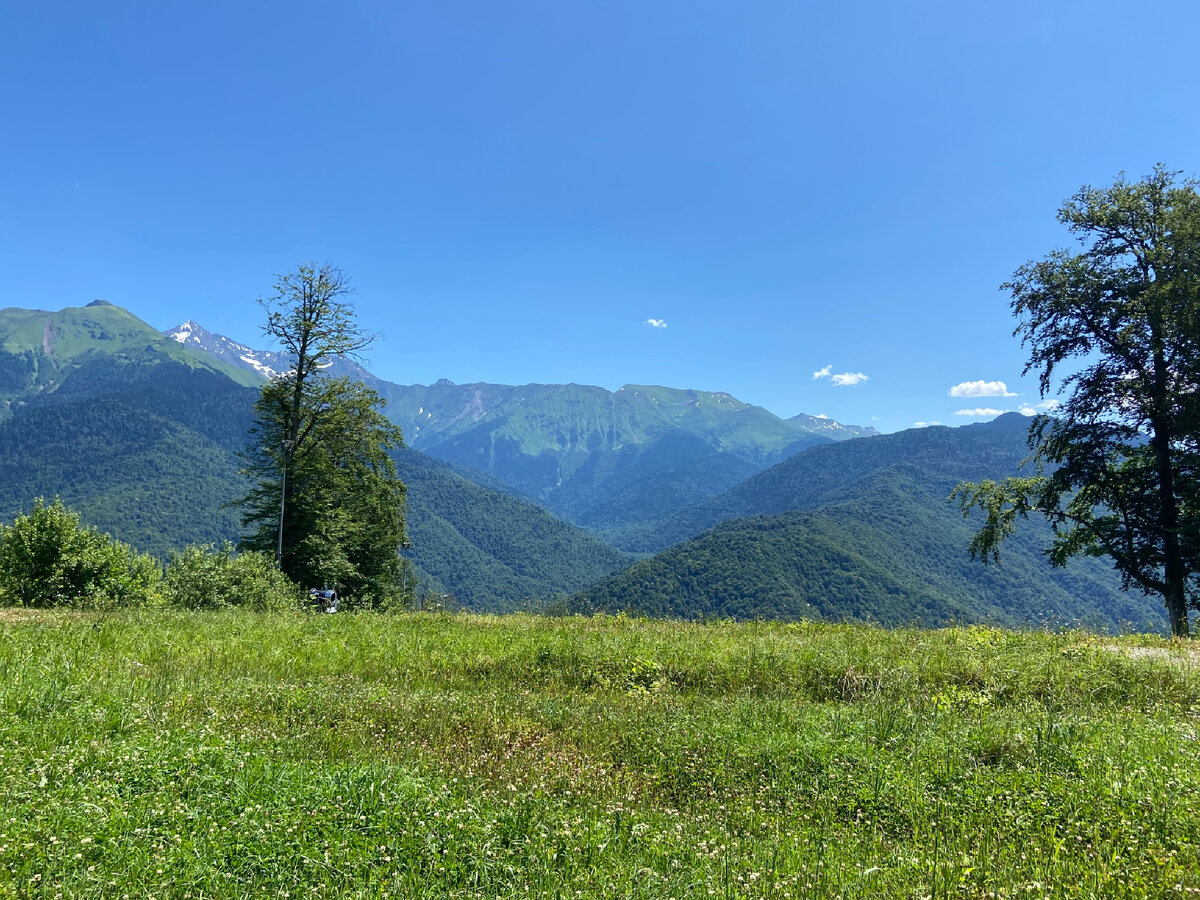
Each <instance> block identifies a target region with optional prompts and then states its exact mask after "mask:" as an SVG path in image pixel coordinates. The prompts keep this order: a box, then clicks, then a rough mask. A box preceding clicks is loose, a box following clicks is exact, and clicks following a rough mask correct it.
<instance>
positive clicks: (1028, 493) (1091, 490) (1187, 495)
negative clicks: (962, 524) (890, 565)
mask: <svg viewBox="0 0 1200 900" xmlns="http://www.w3.org/2000/svg"><path fill="white" fill-rule="evenodd" d="M1178 174H1179V173H1176V172H1171V171H1168V170H1167V169H1166V168H1164V167H1162V166H1158V167H1156V168H1155V170H1154V172H1153V173H1152V174H1151V175H1149V176H1148V177H1146V178H1145V179H1143V180H1141V181H1135V182H1130V181H1127V180H1126V179H1125V178H1124V177H1123V176H1122V177H1120V178H1118V179H1117V180H1116V182H1115V183H1114V184H1112V185H1111V186H1110V187H1105V188H1094V187H1085V188H1082V189H1081V190H1080V191H1079V192H1078V193H1077V194H1076V195H1075V196H1074V197H1072V198H1071V199H1070V200H1068V201H1067V202H1066V203H1065V204H1064V205H1063V206H1062V208H1061V209H1060V210H1059V213H1058V219H1059V221H1060V222H1062V223H1063V224H1065V225H1066V226H1067V227H1068V229H1069V230H1070V231H1071V232H1072V233H1073V234H1074V235H1075V236H1076V237H1077V238H1078V241H1079V243H1080V245H1081V249H1079V250H1076V251H1070V250H1058V251H1055V252H1053V253H1051V254H1050V255H1048V256H1047V257H1046V258H1045V259H1042V260H1036V261H1032V262H1029V263H1026V264H1025V265H1024V266H1022V267H1021V268H1019V269H1018V270H1017V271H1016V272H1015V273H1014V275H1013V279H1012V281H1010V282H1008V283H1007V284H1005V285H1003V288H1004V289H1006V290H1008V291H1010V292H1011V294H1012V298H1013V302H1012V308H1013V312H1014V314H1015V315H1016V316H1017V318H1018V325H1017V328H1016V330H1015V332H1014V333H1015V334H1017V335H1020V337H1021V339H1022V342H1023V343H1024V345H1025V346H1026V347H1028V348H1029V350H1030V356H1029V361H1028V363H1027V365H1026V367H1025V371H1026V372H1030V371H1035V372H1037V374H1038V376H1039V379H1040V386H1041V393H1042V396H1043V397H1045V396H1048V395H1050V394H1054V393H1058V394H1063V395H1065V399H1064V401H1063V402H1062V404H1061V405H1060V406H1059V407H1058V408H1057V409H1056V410H1054V412H1053V415H1052V416H1040V417H1038V418H1036V419H1035V420H1034V422H1033V425H1032V426H1031V429H1030V437H1029V440H1030V446H1031V447H1032V448H1033V450H1034V454H1033V457H1032V461H1033V463H1034V466H1035V474H1033V475H1031V476H1024V477H1019V478H1012V479H1007V480H1006V481H1004V482H999V483H997V482H991V481H984V482H980V483H978V484H963V485H959V487H958V488H957V489H956V491H955V494H954V495H955V496H957V497H958V498H959V499H960V502H961V503H962V508H963V514H964V515H967V514H968V513H969V512H970V510H971V509H972V508H976V507H977V508H980V509H982V510H983V512H984V514H985V517H986V518H985V523H984V526H983V528H982V530H981V531H980V532H979V533H978V534H977V535H976V537H975V539H974V540H973V541H972V545H971V549H972V552H973V553H978V554H981V555H982V556H984V558H985V559H986V558H987V557H988V556H991V557H993V558H995V557H996V556H997V553H998V547H999V544H1000V542H1001V541H1002V540H1003V539H1004V538H1005V537H1006V536H1007V535H1008V534H1011V533H1012V531H1013V529H1014V528H1015V523H1016V520H1017V518H1018V517H1023V516H1026V515H1028V513H1029V512H1033V511H1036V512H1040V513H1042V514H1044V515H1046V516H1047V517H1048V518H1049V520H1050V522H1051V523H1052V524H1053V526H1054V531H1055V539H1054V544H1053V546H1052V547H1051V548H1050V549H1049V551H1048V554H1049V556H1050V560H1051V562H1053V563H1054V564H1056V565H1062V564H1063V563H1065V562H1066V560H1067V559H1068V558H1069V557H1071V556H1074V555H1077V554H1089V555H1094V556H1108V557H1110V558H1111V559H1112V561H1113V564H1114V565H1115V567H1116V568H1117V570H1118V571H1119V572H1120V573H1121V575H1122V577H1123V579H1124V582H1125V585H1126V587H1127V588H1128V587H1137V588H1140V589H1142V590H1144V591H1146V592H1147V593H1152V594H1158V595H1160V596H1162V598H1163V600H1164V602H1165V604H1166V607H1167V612H1168V615H1169V617H1170V621H1171V628H1172V632H1173V633H1174V634H1176V635H1184V634H1187V633H1188V619H1187V610H1188V607H1189V606H1191V607H1192V608H1196V607H1197V605H1198V602H1200V580H1198V579H1200V533H1198V523H1197V520H1196V514H1197V510H1198V500H1200V495H1198V492H1200V488H1198V481H1197V479H1198V476H1200V194H1198V193H1197V184H1196V182H1195V181H1193V180H1182V181H1181V180H1179V179H1178Z"/></svg>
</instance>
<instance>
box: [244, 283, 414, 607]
mask: <svg viewBox="0 0 1200 900" xmlns="http://www.w3.org/2000/svg"><path fill="white" fill-rule="evenodd" d="M276 291H277V294H276V296H275V297H273V298H272V299H270V300H268V301H264V303H263V305H264V307H265V308H266V309H267V325H266V326H265V330H266V332H267V333H268V334H270V335H271V336H272V337H275V338H276V339H277V340H279V341H280V343H281V344H282V345H283V346H284V348H285V350H286V351H287V352H288V353H289V355H290V357H291V360H292V363H293V365H292V369H291V371H290V372H288V373H286V374H284V375H281V376H279V377H278V378H276V379H274V380H273V381H271V382H269V383H268V384H266V385H264V387H263V389H262V393H261V394H260V396H259V399H258V402H257V403H256V404H255V406H254V412H255V419H254V425H253V426H252V428H251V432H250V435H251V443H250V448H249V449H248V451H247V452H246V457H245V458H246V469H245V472H246V474H247V475H248V476H249V477H250V479H251V480H252V482H253V486H252V487H251V489H250V492H249V493H248V494H247V495H246V497H245V498H244V499H243V500H242V505H243V507H244V509H245V512H244V514H243V516H242V523H243V525H244V526H246V527H248V528H250V529H251V531H250V533H249V534H247V536H246V537H245V538H244V539H243V542H242V543H243V546H244V547H245V548H247V549H251V550H258V551H261V552H263V553H270V552H272V551H274V552H275V553H277V554H278V555H279V557H280V559H279V564H280V568H281V569H282V570H283V571H284V572H286V573H287V575H288V577H289V578H291V580H292V581H294V582H295V583H297V584H299V585H301V586H302V587H306V588H313V587H332V588H335V589H337V591H338V593H339V594H341V595H343V596H344V597H346V598H347V600H348V605H350V606H357V607H364V608H371V607H373V606H384V605H391V604H393V603H394V602H395V601H396V594H397V593H398V592H400V591H402V590H404V587H405V585H404V581H403V579H402V578H401V562H400V557H399V555H398V551H399V549H400V548H401V547H402V546H403V545H404V544H405V543H407V538H406V536H405V524H404V503H405V487H404V483H403V482H402V481H400V479H399V477H398V476H397V474H396V466H395V463H394V462H393V461H392V459H391V457H390V456H388V451H389V450H391V449H393V448H395V447H399V446H401V445H402V443H403V442H402V439H401V435H400V430H399V429H398V428H397V427H396V426H395V425H393V424H392V423H391V422H390V421H389V420H388V419H387V417H386V416H384V414H383V412H382V408H383V406H384V400H383V399H382V398H381V397H380V396H379V395H378V394H377V393H375V392H374V391H373V390H371V389H370V388H368V387H367V386H366V385H364V384H363V383H362V382H359V381H352V380H351V379H349V378H332V377H329V376H327V375H325V374H323V369H324V368H325V367H326V365H327V364H328V362H329V361H330V360H332V359H333V358H334V357H336V356H339V355H343V354H346V353H353V352H354V351H356V350H359V349H362V348H363V347H365V346H366V345H367V344H369V343H370V340H371V336H370V335H366V334H364V333H363V332H362V331H360V330H359V329H358V328H357V326H356V325H355V324H354V317H353V311H352V310H351V309H350V307H349V306H348V305H347V304H346V303H344V302H343V301H341V300H340V299H339V298H340V297H341V296H343V295H345V294H346V293H348V291H349V286H348V284H347V282H346V280H345V278H344V277H343V276H342V274H341V272H340V271H339V270H337V269H335V268H333V267H331V266H329V265H325V266H321V267H319V268H318V267H316V266H313V265H310V264H304V265H301V266H300V267H299V268H298V269H297V271H296V272H295V273H292V274H289V275H284V276H280V278H279V280H278V281H277V282H276Z"/></svg>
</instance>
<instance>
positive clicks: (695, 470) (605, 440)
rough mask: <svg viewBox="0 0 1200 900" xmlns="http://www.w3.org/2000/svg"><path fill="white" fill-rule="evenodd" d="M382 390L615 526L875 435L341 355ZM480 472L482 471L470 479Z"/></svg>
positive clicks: (442, 455) (433, 444) (804, 418)
mask: <svg viewBox="0 0 1200 900" xmlns="http://www.w3.org/2000/svg"><path fill="white" fill-rule="evenodd" d="M166 334H167V335H168V336H170V337H172V338H174V339H175V340H177V341H179V342H180V343H181V344H182V345H184V346H188V347H193V348H196V349H198V350H204V351H206V352H209V353H211V354H213V355H214V356H215V357H216V358H218V359H220V360H223V361H225V362H226V363H229V364H232V365H238V366H243V367H245V368H247V369H248V370H253V371H255V372H259V373H261V374H264V375H268V376H269V375H270V374H272V373H277V372H280V371H284V370H286V368H287V365H288V362H287V360H286V358H284V356H283V355H282V354H278V353H270V352H266V351H259V350H252V349H250V348H249V347H246V346H245V345H244V344H239V343H237V342H235V341H231V340H230V339H229V338H226V337H223V336H221V335H217V334H212V333H211V332H208V331H206V330H204V329H203V328H201V327H200V326H199V325H197V324H196V323H195V322H190V321H189V322H185V323H184V324H183V325H180V326H178V327H176V328H173V329H171V330H170V331H168V332H166ZM336 365H337V367H338V368H337V369H336V370H335V371H336V373H337V374H349V375H351V376H353V377H355V378H360V379H362V380H363V381H365V382H366V383H367V384H369V385H370V386H371V387H372V388H374V389H375V390H376V391H378V392H379V393H380V394H381V395H382V396H383V397H384V398H386V399H387V401H388V407H387V413H388V416H389V417H390V418H391V419H392V420H393V421H394V422H395V423H396V424H397V425H399V426H400V428H401V430H402V431H403V432H404V436H405V440H406V441H407V442H408V443H409V445H410V446H412V447H414V448H417V449H419V450H422V451H424V452H425V453H428V454H429V455H430V456H434V457H437V458H438V459H442V460H445V461H447V462H450V463H452V464H454V465H455V466H457V467H459V471H460V472H462V473H463V474H466V475H468V477H471V472H472V471H477V472H483V473H486V474H488V475H491V476H493V477H495V478H498V479H500V480H501V481H502V482H504V483H505V484H507V485H509V486H510V487H511V488H512V489H513V490H516V491H518V492H520V493H522V494H524V495H526V496H528V497H531V498H533V499H536V500H538V501H540V502H542V503H544V504H545V505H546V506H547V507H548V508H550V509H551V510H553V511H554V512H556V513H557V514H559V515H560V516H562V517H564V518H566V519H568V520H569V521H572V522H575V523H577V524H580V525H584V526H586V527H588V528H592V529H603V528H619V527H621V526H625V525H629V524H632V523H638V522H641V521H643V520H644V519H646V518H647V517H649V516H652V515H657V514H661V513H663V512H666V511H669V510H673V509H677V508H679V507H682V506H685V505H687V504H690V503H694V502H696V501H699V500H703V499H705V498H707V497H711V496H713V495H715V494H719V493H721V492H722V491H724V490H726V489H728V488H730V487H732V486H733V485H735V484H737V483H738V482H740V481H742V480H743V479H745V478H747V477H748V476H750V475H752V474H754V473H755V472H758V471H761V470H762V469H764V468H766V467H767V466H769V465H771V464H773V463H775V462H778V461H779V460H781V459H785V458H786V457H788V456H790V455H792V454H794V453H797V452H799V451H800V450H803V449H805V448H806V447H810V446H813V445H814V444H819V443H826V442H830V441H838V440H844V439H846V438H851V437H859V436H862V435H869V434H874V433H875V430H874V429H873V428H864V427H859V426H854V425H843V424H841V423H839V422H835V421H834V420H832V419H827V418H821V417H819V416H808V415H803V414H802V415H798V416H795V417H793V418H791V419H781V418H780V417H778V416H776V415H774V414H773V413H771V412H768V411H767V410H765V409H763V408H762V407H759V406H754V405H752V404H749V403H743V402H742V401H740V400H738V399H736V398H735V397H732V396H730V395H729V394H726V393H720V392H711V391H692V390H678V389H674V388H666V387H658V386H652V385H632V384H631V385H626V386H625V387H623V388H621V389H620V390H618V391H608V390H605V389H604V388H600V387H593V386H588V385H578V384H526V385H505V384H488V383H476V384H454V383H453V382H450V381H447V380H445V379H443V380H441V381H438V382H436V383H434V384H432V385H421V384H414V385H407V386H405V385H398V384H393V383H391V382H387V381H383V380H381V379H378V378H376V377H374V376H373V375H371V374H370V373H369V372H367V371H366V370H365V369H362V368H361V367H359V366H356V365H355V364H354V363H348V362H346V361H339V362H338V363H337V364H336ZM479 480H480V481H483V479H479Z"/></svg>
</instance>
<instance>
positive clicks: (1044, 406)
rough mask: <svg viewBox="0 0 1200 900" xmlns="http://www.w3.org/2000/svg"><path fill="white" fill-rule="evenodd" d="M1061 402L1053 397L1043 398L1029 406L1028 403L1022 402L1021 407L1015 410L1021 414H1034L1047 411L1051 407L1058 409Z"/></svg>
mask: <svg viewBox="0 0 1200 900" xmlns="http://www.w3.org/2000/svg"><path fill="white" fill-rule="evenodd" d="M1060 405H1061V404H1059V402H1058V401H1057V400H1055V399H1054V398H1053V397H1051V398H1050V399H1049V400H1043V401H1042V402H1041V403H1039V404H1038V405H1037V406H1031V405H1029V404H1028V403H1022V404H1021V408H1020V409H1018V410H1017V412H1019V413H1020V414H1021V415H1023V416H1036V415H1037V414H1038V413H1040V412H1048V411H1050V410H1052V409H1058V407H1059V406H1060Z"/></svg>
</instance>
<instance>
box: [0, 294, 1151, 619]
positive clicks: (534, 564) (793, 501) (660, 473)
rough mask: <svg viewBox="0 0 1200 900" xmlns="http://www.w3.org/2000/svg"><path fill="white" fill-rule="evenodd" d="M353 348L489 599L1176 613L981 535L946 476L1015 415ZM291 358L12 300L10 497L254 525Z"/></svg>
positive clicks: (160, 528) (420, 511) (427, 546)
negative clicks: (974, 551)
mask: <svg viewBox="0 0 1200 900" xmlns="http://www.w3.org/2000/svg"><path fill="white" fill-rule="evenodd" d="M338 365H339V367H340V368H339V370H338V371H339V372H340V373H343V374H348V375H351V376H353V377H359V378H362V379H363V380H365V381H368V383H370V384H371V385H372V386H373V387H374V388H375V389H376V390H377V391H378V392H379V393H380V394H381V395H383V396H384V397H385V398H386V399H387V400H388V406H387V412H388V414H389V415H390V416H391V417H392V418H393V419H394V420H395V421H396V422H397V423H398V424H400V425H401V427H402V429H403V430H404V433H405V436H406V439H407V441H408V444H409V446H408V447H407V448H406V449H404V450H401V451H400V452H398V453H397V457H396V459H397V465H398V467H399V470H400V473H401V477H402V478H403V479H404V480H405V482H406V483H407V485H408V497H409V526H410V537H411V540H412V544H413V547H412V550H411V556H412V559H413V561H414V564H415V565H416V567H417V569H418V571H419V573H420V577H421V578H422V579H423V581H424V582H425V584H426V585H427V586H428V587H429V588H431V589H433V590H436V591H438V592H443V593H452V594H454V595H455V596H456V597H457V598H458V599H459V600H460V601H461V602H463V603H465V604H466V605H469V606H472V607H475V608H480V609H496V610H504V609H512V608H515V607H518V606H521V605H523V604H526V603H529V602H531V600H530V598H547V597H551V596H558V597H565V596H566V595H571V596H570V600H569V605H570V606H571V608H574V609H576V610H578V611H595V610H606V611H618V610H627V611H631V612H635V613H641V614H655V615H658V614H666V615H675V616H684V617H696V616H733V617H739V618H742V617H752V616H769V617H784V618H801V617H807V618H824V619H833V620H842V619H848V620H868V621H877V622H881V623H884V624H900V623H905V622H918V621H919V622H922V623H926V624H939V623H942V622H946V621H951V620H953V621H980V620H986V621H998V622H1006V623H1018V622H1019V623H1044V622H1051V623H1070V622H1080V621H1083V622H1087V623H1090V624H1095V625H1100V626H1104V627H1110V628H1111V627H1120V625H1121V623H1123V622H1133V623H1137V624H1138V625H1139V626H1141V627H1145V625H1146V623H1151V625H1152V626H1153V627H1160V625H1161V623H1162V620H1163V616H1162V613H1161V610H1159V609H1158V608H1157V604H1156V603H1154V602H1152V601H1150V600H1148V599H1147V598H1145V597H1142V596H1141V595H1138V594H1125V593H1122V592H1121V591H1120V590H1119V582H1118V579H1117V578H1116V576H1115V575H1114V574H1113V573H1112V572H1111V570H1110V569H1109V568H1108V567H1107V566H1105V565H1104V564H1103V563H1102V562H1101V561H1098V560H1085V561H1082V562H1080V563H1078V564H1074V563H1073V564H1072V565H1071V566H1070V567H1069V568H1068V569H1066V570H1054V569H1051V567H1050V566H1049V565H1048V564H1047V563H1046V561H1045V560H1044V558H1043V557H1042V555H1041V553H1040V551H1039V547H1040V546H1044V544H1045V543H1046V540H1045V538H1046V534H1045V531H1044V530H1041V531H1039V530H1038V529H1037V528H1036V527H1035V528H1031V529H1029V530H1026V531H1023V532H1022V533H1020V534H1019V535H1018V537H1017V538H1016V539H1015V540H1013V541H1012V542H1010V545H1009V546H1006V548H1005V551H1004V553H1003V557H1002V561H1001V565H999V566H987V567H984V566H983V565H981V564H980V563H979V562H974V561H971V560H970V559H969V557H968V555H967V552H966V546H967V542H968V540H969V537H970V534H971V529H972V527H974V526H973V524H972V523H971V522H967V521H964V520H963V519H962V518H961V516H960V515H959V513H958V511H957V509H955V508H954V507H953V506H952V505H951V504H949V503H948V502H947V501H946V496H947V494H948V493H949V491H950V490H951V489H952V488H953V486H954V484H955V483H956V482H957V481H958V480H963V479H972V480H973V479H978V478H982V477H1003V476H1005V475H1008V474H1012V473H1013V472H1015V471H1016V469H1017V467H1018V465H1019V463H1020V460H1021V458H1022V457H1023V456H1024V455H1025V453H1026V452H1027V451H1026V449H1025V441H1024V435H1025V431H1026V428H1027V420H1025V419H1023V418H1021V417H1019V416H1008V417H1002V418H1001V419H998V420H997V421H996V422H993V423H988V424H986V425H978V426H967V427H963V428H957V429H949V428H942V427H937V428H930V429H921V430H913V431H907V432H900V433H898V434H892V435H877V434H874V433H873V431H872V430H871V429H867V428H856V427H854V426H847V425H842V424H840V423H837V422H833V421H831V420H828V419H822V418H817V417H808V416H797V417H795V418H793V419H781V418H779V417H777V416H774V415H773V414H771V413H770V412H768V411H767V410H764V409H762V408H760V407H756V406H753V405H750V404H746V403H742V402H740V401H738V400H737V399H736V398H734V397H731V396H730V395H728V394H724V393H720V392H702V391H688V390H679V389H671V388H664V387H654V386H641V385H627V386H625V387H624V388H622V389H620V390H618V391H607V390H604V389H603V388H598V387H588V386H582V385H523V386H511V385H495V384H482V383H481V384H471V385H456V384H452V383H450V382H447V381H444V380H443V381H439V382H435V383H434V384H432V385H427V386H426V385H409V386H401V385H395V384H391V383H389V382H385V381H382V380H380V379H377V378H375V377H374V376H372V375H371V374H370V373H369V372H367V371H366V370H365V369H362V368H361V366H358V365H357V364H356V363H354V362H353V361H341V362H339V363H338ZM286 366H287V360H286V359H284V358H282V357H279V356H278V355H271V354H268V353H264V352H262V351H256V350H253V349H251V348H249V347H247V346H245V345H242V344H240V343H238V342H236V341H232V340H230V339H228V338H223V337H221V336H220V335H213V334H211V333H209V332H206V331H205V330H204V329H203V328H201V327H200V326H198V325H197V324H195V323H185V326H180V327H179V328H176V329H172V330H171V331H169V332H167V333H165V334H161V333H158V332H156V331H154V329H152V328H151V327H150V326H149V325H147V324H146V323H144V322H141V321H140V320H138V319H137V318H136V317H134V316H132V315H131V314H130V313H128V312H126V311H124V310H122V309H120V308H118V307H115V306H111V305H109V304H103V303H97V304H92V305H89V306H88V307H84V308H73V309H65V310H61V311H59V312H54V313H48V312H42V311H36V310H19V309H7V310H3V311H0V517H11V515H13V514H15V512H17V511H18V510H20V509H22V508H28V506H29V505H30V503H31V502H32V500H33V498H34V497H36V496H46V497H50V496H54V495H56V494H57V495H60V496H62V497H63V499H64V501H66V502H68V503H69V504H71V505H73V506H75V507H76V508H78V509H79V510H80V511H81V513H82V514H83V516H84V518H85V520H86V521H88V522H90V523H92V524H95V525H96V526H98V527H100V528H102V529H103V530H107V531H110V532H112V533H113V534H114V535H116V536H118V537H120V538H122V539H124V540H128V541H131V542H132V543H134V544H135V545H136V546H138V547H140V548H142V549H147V550H151V551H152V552H154V553H156V554H158V555H160V556H165V555H166V554H167V553H168V552H169V551H170V550H171V549H176V548H180V547H182V546H184V545H185V544H187V543H194V542H214V541H218V540H222V539H226V538H229V539H236V537H237V535H238V532H239V521H238V513H237V510H236V509H235V508H234V507H233V506H231V504H232V503H233V502H234V501H236V499H237V498H238V497H239V496H240V495H241V493H242V492H243V490H244V489H245V485H244V483H243V481H242V476H241V475H240V474H239V468H240V461H239V458H238V452H239V451H240V450H241V448H242V447H243V446H244V442H245V438H246V428H247V426H248V424H249V421H250V416H251V408H252V405H253V401H254V398H255V397H256V395H257V387H256V386H257V385H259V384H261V383H262V380H263V378H264V377H267V376H268V375H269V374H271V373H277V372H279V371H283V370H285V369H286ZM651 554H653V555H651ZM638 557H642V558H641V559H640V561H637V558H638ZM646 557H648V558H646Z"/></svg>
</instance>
